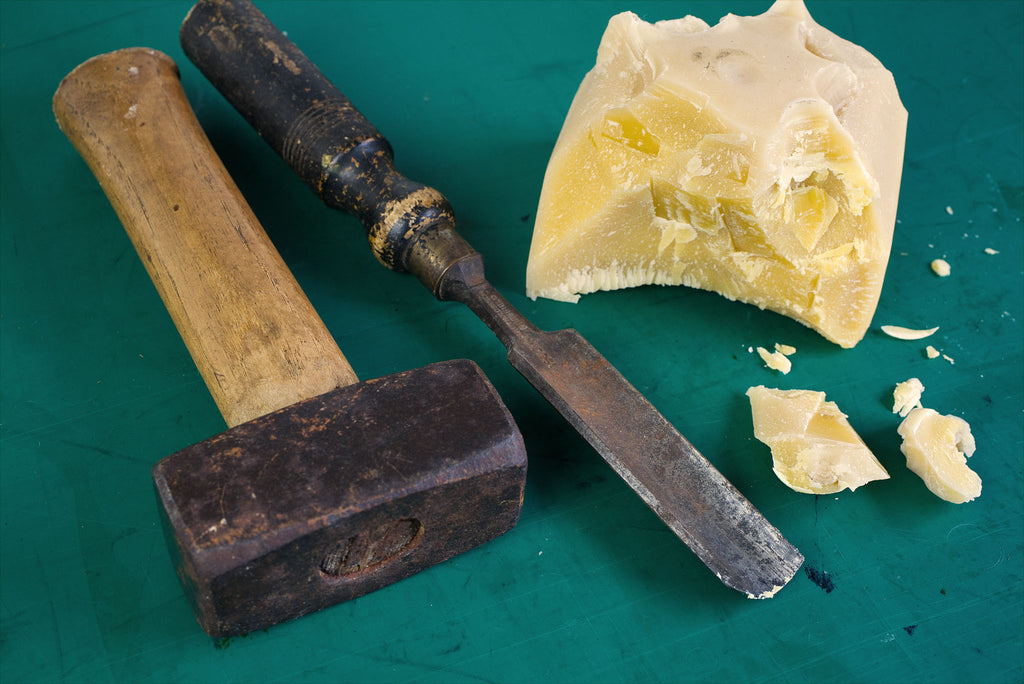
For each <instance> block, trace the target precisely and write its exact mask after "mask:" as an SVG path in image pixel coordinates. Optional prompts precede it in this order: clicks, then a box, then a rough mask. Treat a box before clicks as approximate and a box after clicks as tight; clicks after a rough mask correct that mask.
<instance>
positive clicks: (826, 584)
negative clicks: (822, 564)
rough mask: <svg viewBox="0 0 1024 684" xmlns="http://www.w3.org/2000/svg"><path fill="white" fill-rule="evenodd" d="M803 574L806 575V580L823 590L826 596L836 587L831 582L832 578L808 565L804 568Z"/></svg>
mask: <svg viewBox="0 0 1024 684" xmlns="http://www.w3.org/2000/svg"><path fill="white" fill-rule="evenodd" d="M804 574H806V575H807V579H809V580H811V581H812V582H814V583H815V584H817V585H818V586H819V587H821V588H822V589H824V590H825V593H826V594H831V593H832V590H833V589H835V588H836V585H835V584H833V582H832V577H831V576H830V575H829V574H828V573H827V572H825V571H824V570H818V569H817V568H812V567H811V566H810V565H808V566H805V567H804Z"/></svg>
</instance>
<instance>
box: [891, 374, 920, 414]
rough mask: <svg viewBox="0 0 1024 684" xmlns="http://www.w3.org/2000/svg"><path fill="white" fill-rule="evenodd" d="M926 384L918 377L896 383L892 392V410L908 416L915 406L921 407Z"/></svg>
mask: <svg viewBox="0 0 1024 684" xmlns="http://www.w3.org/2000/svg"><path fill="white" fill-rule="evenodd" d="M923 393H924V385H923V384H921V381H920V380H918V379H917V378H910V379H909V380H904V381H903V382H901V383H899V384H898V385H896V389H895V390H893V393H892V412H893V413H898V414H900V417H902V418H906V417H907V414H908V413H910V412H911V411H912V410H913V409H915V408H921V394H923Z"/></svg>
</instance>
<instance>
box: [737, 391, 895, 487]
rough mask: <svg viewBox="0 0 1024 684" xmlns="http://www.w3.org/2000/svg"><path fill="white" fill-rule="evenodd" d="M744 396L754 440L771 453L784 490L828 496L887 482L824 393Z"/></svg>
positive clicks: (748, 393)
mask: <svg viewBox="0 0 1024 684" xmlns="http://www.w3.org/2000/svg"><path fill="white" fill-rule="evenodd" d="M747 396H748V397H749V398H750V408H751V412H752V414H753V419H754V436H755V437H757V439H759V440H760V441H762V442H764V443H765V444H767V445H768V447H769V448H770V449H771V452H772V469H773V470H774V472H775V475H776V476H777V477H778V478H779V479H780V480H781V481H782V482H783V483H784V484H785V485H786V486H787V487H789V488H790V489H793V490H795V491H798V492H803V493H806V494H833V493H835V492H839V491H842V490H843V489H849V490H850V491H853V490H855V489H857V487H860V486H861V485H864V484H867V483H868V482H871V481H873V480H884V479H887V478H888V477H889V473H887V472H886V470H885V468H883V467H882V464H881V463H879V462H878V459H876V458H875V455H874V454H873V453H871V450H870V449H868V447H867V445H865V444H864V442H863V440H861V438H860V436H859V435H858V434H857V433H856V432H855V431H854V430H853V428H852V427H851V426H850V423H849V422H848V421H847V419H846V414H844V413H843V412H842V411H840V410H839V408H838V407H837V406H836V404H835V402H832V401H826V400H825V393H824V392H815V391H812V390H779V389H769V388H767V387H764V386H760V385H759V386H757V387H751V388H750V389H748V390H747Z"/></svg>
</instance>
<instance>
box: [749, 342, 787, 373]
mask: <svg viewBox="0 0 1024 684" xmlns="http://www.w3.org/2000/svg"><path fill="white" fill-rule="evenodd" d="M757 354H758V356H760V357H761V360H762V361H764V365H765V366H767V367H768V368H771V369H772V370H777V371H779V372H780V373H782V374H783V375H786V374H787V373H789V371H790V370H792V368H793V363H792V361H790V360H789V359H788V358H786V355H785V354H783V353H782V352H780V351H775V352H770V351H768V350H767V349H765V348H764V347H758V348H757Z"/></svg>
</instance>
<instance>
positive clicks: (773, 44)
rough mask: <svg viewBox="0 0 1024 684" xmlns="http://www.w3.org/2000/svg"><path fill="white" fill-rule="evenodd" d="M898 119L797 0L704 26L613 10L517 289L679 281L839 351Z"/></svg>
mask: <svg viewBox="0 0 1024 684" xmlns="http://www.w3.org/2000/svg"><path fill="white" fill-rule="evenodd" d="M868 11H870V9H869V10H868ZM906 121H907V112H906V110H905V109H904V108H903V105H902V103H901V102H900V98H899V94H898V93H897V90H896V85H895V82H894V80H893V77H892V74H891V73H890V72H889V71H888V70H887V69H886V68H885V67H884V66H883V65H882V64H881V63H880V62H879V61H878V60H877V59H876V58H875V57H873V56H872V55H871V54H870V53H868V52H867V51H866V50H865V49H864V48H861V47H859V46H857V45H855V44H853V43H851V42H849V41H847V40H844V39H842V38H840V37H839V36H837V35H835V34H833V33H831V32H830V31H828V30H827V29H825V28H823V27H822V26H820V25H818V24H817V23H816V22H815V21H814V19H813V18H812V17H811V15H810V14H809V12H808V11H807V8H806V7H805V6H804V4H803V1H802V0H778V1H777V2H776V3H775V4H774V5H772V6H771V8H770V9H769V10H768V11H767V12H766V13H764V14H762V15H759V16H736V15H733V14H729V15H727V16H725V17H723V18H722V19H721V21H720V22H719V23H718V24H717V25H715V26H709V25H708V24H706V23H705V22H704V21H702V20H701V19H698V18H696V17H693V16H687V17H683V18H681V19H673V20H668V21H659V22H657V23H655V24H650V23H647V22H645V21H643V20H642V19H640V18H639V17H638V16H637V15H635V14H633V13H631V12H624V13H621V14H617V15H615V16H613V17H612V18H611V20H610V21H609V23H608V27H607V29H606V30H605V33H604V36H603V37H602V39H601V44H600V46H599V47H598V50H597V61H596V64H595V66H594V68H593V69H592V70H591V71H590V72H589V73H588V74H587V76H586V77H585V78H584V80H583V82H582V84H581V85H580V87H579V90H578V91H577V93H576V96H575V98H574V100H573V102H572V106H571V107H570V110H569V112H568V114H567V116H566V119H565V122H564V124H563V127H562V130H561V133H560V135H559V137H558V141H557V142H556V144H555V147H554V150H553V151H552V154H551V158H550V160H549V163H548V167H547V172H546V174H545V177H544V184H543V188H542V190H541V196H540V202H539V205H538V208H537V219H536V224H535V228H534V234H533V242H532V244H531V247H530V255H529V260H528V263H527V268H526V291H527V295H529V296H530V297H532V298H537V297H547V298H550V299H555V300H561V301H566V302H575V301H577V300H578V299H579V297H580V295H581V294H587V293H591V292H595V291H598V290H615V289H620V288H625V287H634V286H640V285H649V284H660V285H687V286H690V287H698V288H702V289H706V290H712V291H715V292H718V293H720V294H721V295H723V296H724V297H726V298H728V299H733V300H740V301H743V302H747V303H750V304H754V305H756V306H758V307H760V308H763V309H770V310H773V311H776V312H779V313H781V314H784V315H786V316H789V317H791V318H794V319H795V320H797V321H800V322H801V323H803V324H805V325H807V326H809V327H811V328H813V329H814V330H817V331H818V332H819V333H821V334H822V335H823V336H825V337H826V338H827V339H829V340H832V341H833V342H836V343H837V344H839V345H841V346H843V347H852V346H854V345H855V344H857V342H858V341H860V339H861V338H862V337H863V336H864V334H865V332H866V331H867V329H868V327H869V325H870V322H871V318H872V316H873V315H874V312H875V309H876V307H877V304H878V299H879V295H880V292H881V288H882V281H883V279H884V277H885V270H886V264H887V262H888V258H889V250H890V248H891V245H892V236H893V228H894V226H895V221H896V204H897V198H898V196H899V186H900V177H901V173H902V165H903V152H904V139H905V134H906Z"/></svg>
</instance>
